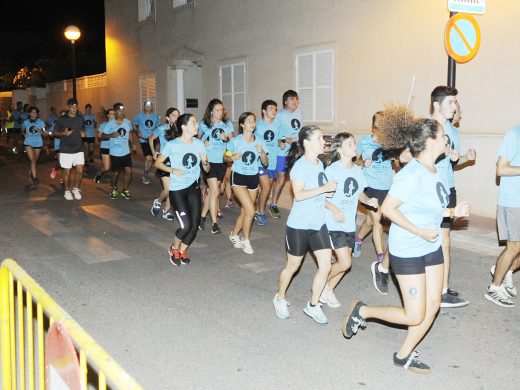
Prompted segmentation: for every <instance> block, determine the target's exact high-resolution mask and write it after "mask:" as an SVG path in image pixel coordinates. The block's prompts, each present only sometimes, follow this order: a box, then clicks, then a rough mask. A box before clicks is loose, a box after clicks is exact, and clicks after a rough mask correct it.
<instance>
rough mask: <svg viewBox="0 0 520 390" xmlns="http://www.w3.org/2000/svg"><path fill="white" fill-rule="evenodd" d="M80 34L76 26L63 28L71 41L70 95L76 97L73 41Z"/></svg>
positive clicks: (66, 36)
mask: <svg viewBox="0 0 520 390" xmlns="http://www.w3.org/2000/svg"><path fill="white" fill-rule="evenodd" d="M80 36H81V31H79V28H77V27H76V26H72V25H71V26H68V27H67V28H66V29H65V38H67V39H68V40H69V41H70V43H72V97H73V98H74V99H76V48H75V45H74V43H75V42H76V41H77V40H78V39H79V37H80Z"/></svg>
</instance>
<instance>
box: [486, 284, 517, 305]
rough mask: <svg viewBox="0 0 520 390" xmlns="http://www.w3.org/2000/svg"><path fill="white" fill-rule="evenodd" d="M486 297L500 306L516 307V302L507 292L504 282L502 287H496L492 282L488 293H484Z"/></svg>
mask: <svg viewBox="0 0 520 390" xmlns="http://www.w3.org/2000/svg"><path fill="white" fill-rule="evenodd" d="M484 297H485V298H486V299H487V300H488V301H490V302H493V303H494V304H495V305H498V306H502V307H515V303H514V302H513V301H512V300H511V297H510V296H509V294H508V293H507V291H506V289H505V287H504V285H503V284H502V285H500V287H496V286H493V285H492V284H490V285H489V287H488V288H487V291H486V293H485V294H484Z"/></svg>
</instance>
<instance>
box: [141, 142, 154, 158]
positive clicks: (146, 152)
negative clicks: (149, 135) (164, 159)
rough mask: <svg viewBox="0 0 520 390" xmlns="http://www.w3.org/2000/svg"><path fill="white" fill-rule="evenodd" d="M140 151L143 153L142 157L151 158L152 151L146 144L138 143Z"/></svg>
mask: <svg viewBox="0 0 520 390" xmlns="http://www.w3.org/2000/svg"><path fill="white" fill-rule="evenodd" d="M140 144H141V150H142V151H143V156H151V155H152V149H150V144H149V143H148V142H140Z"/></svg>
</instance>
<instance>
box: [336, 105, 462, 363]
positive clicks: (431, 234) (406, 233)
mask: <svg viewBox="0 0 520 390" xmlns="http://www.w3.org/2000/svg"><path fill="white" fill-rule="evenodd" d="M384 117H385V121H387V122H390V123H391V125H390V126H385V128H386V129H387V131H385V132H384V136H382V137H381V138H380V139H379V141H380V142H381V144H382V145H383V146H384V148H385V149H403V148H404V147H405V146H407V145H408V146H409V148H410V152H411V153H412V156H413V157H414V158H413V159H412V160H411V161H410V162H409V163H408V164H407V165H406V166H405V167H404V168H403V169H402V170H400V171H399V172H398V173H397V174H396V176H395V177H394V180H393V183H392V186H391V188H390V191H389V193H388V195H387V197H386V199H385V201H384V203H383V205H382V211H383V214H384V215H386V216H387V217H388V218H389V219H390V221H391V222H392V224H391V226H390V232H389V238H388V245H389V252H390V266H391V268H392V270H393V272H394V274H395V275H396V277H397V281H398V284H399V289H400V291H401V296H402V299H403V303H404V307H373V306H367V305H366V304H365V303H363V302H361V301H354V302H352V305H351V306H350V309H349V310H348V311H347V314H346V315H345V318H344V322H343V327H342V328H343V335H344V336H345V337H346V338H351V337H352V336H353V335H354V334H356V333H357V331H358V329H359V328H360V327H361V328H364V327H365V325H366V320H367V319H369V318H373V319H378V320H381V321H384V322H387V323H390V324H397V325H404V326H407V327H408V330H407V333H406V336H405V338H404V341H403V343H402V344H401V348H400V349H399V350H398V351H397V352H396V353H394V355H393V362H394V365H395V366H397V367H403V368H405V369H409V370H411V371H414V372H418V373H427V372H429V371H430V367H429V366H428V365H426V364H424V363H423V362H421V361H420V360H418V359H417V356H418V351H416V350H415V348H416V347H417V345H418V344H419V342H420V341H421V340H422V339H423V338H424V336H425V335H426V333H427V332H428V330H429V329H430V327H431V325H432V324H433V321H434V320H435V316H436V315H437V312H438V311H439V307H440V302H441V292H442V284H443V275H444V266H443V263H444V258H443V255H442V248H441V237H440V235H439V233H440V232H439V226H440V222H441V220H442V218H443V217H444V216H447V217H451V218H454V217H467V216H468V215H469V206H468V204H467V203H465V202H462V203H461V204H459V205H458V206H456V207H455V208H449V209H447V208H446V206H447V205H448V202H449V189H447V188H446V187H445V185H444V183H443V178H442V177H441V175H440V174H439V173H438V172H437V169H436V168H435V161H436V160H437V158H438V157H439V156H440V155H441V154H442V153H444V151H445V148H446V146H445V142H444V130H443V128H442V126H441V125H440V124H439V123H438V122H437V121H436V120H433V119H420V120H418V121H414V122H411V121H410V120H409V119H408V115H407V113H406V110H405V109H402V108H399V107H398V108H397V109H395V108H392V109H389V110H387V111H386V112H385V115H384Z"/></svg>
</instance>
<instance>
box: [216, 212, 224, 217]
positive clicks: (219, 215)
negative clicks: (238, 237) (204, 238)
mask: <svg viewBox="0 0 520 390" xmlns="http://www.w3.org/2000/svg"><path fill="white" fill-rule="evenodd" d="M217 218H218V219H223V218H224V213H223V212H222V211H220V210H219V211H217Z"/></svg>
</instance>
